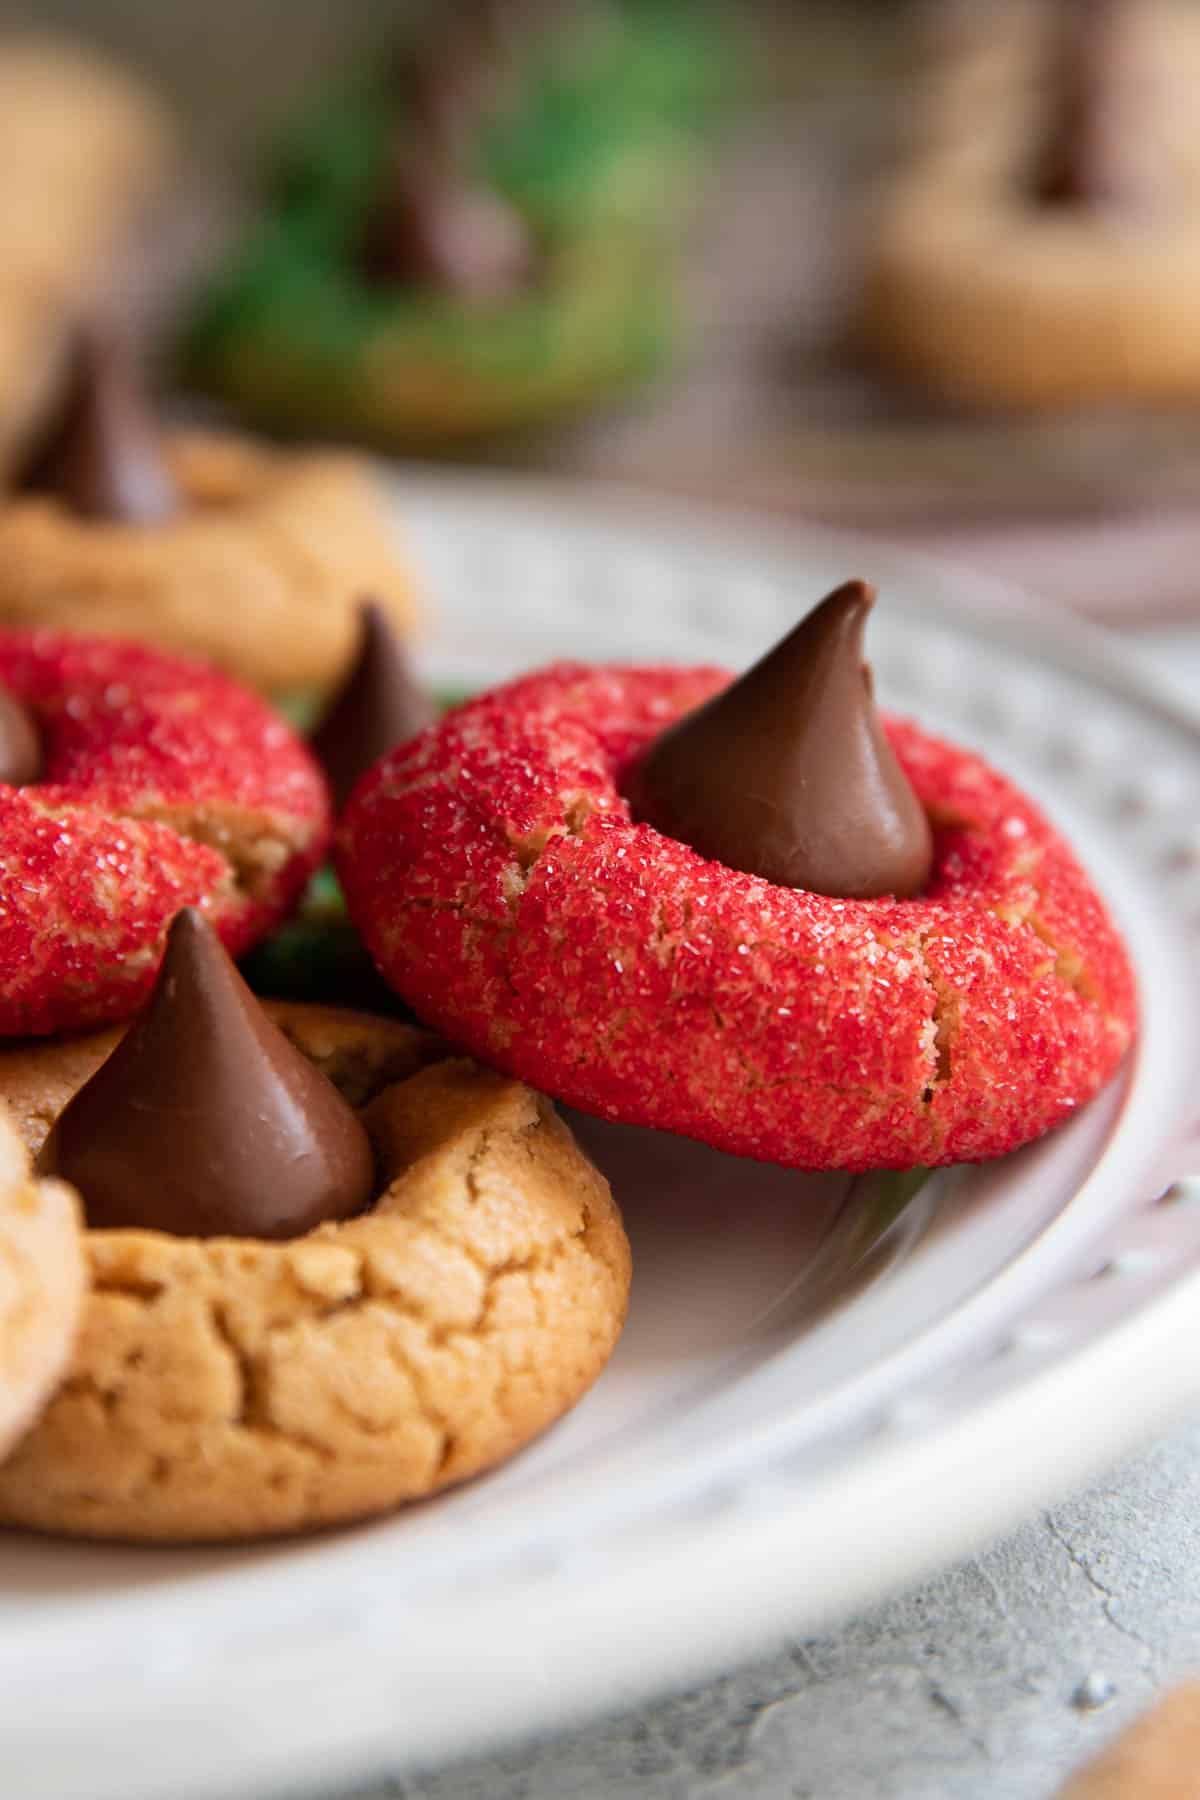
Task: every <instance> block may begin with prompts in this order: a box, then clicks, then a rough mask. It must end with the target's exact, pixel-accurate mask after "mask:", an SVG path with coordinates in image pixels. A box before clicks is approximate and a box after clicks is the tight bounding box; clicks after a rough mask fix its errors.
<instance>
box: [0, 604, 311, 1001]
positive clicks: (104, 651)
mask: <svg viewBox="0 0 1200 1800" xmlns="http://www.w3.org/2000/svg"><path fill="white" fill-rule="evenodd" d="M0 696H3V697H5V699H6V702H7V704H8V706H9V707H11V706H12V704H13V703H14V702H15V703H16V704H17V706H18V707H19V708H20V709H21V710H22V711H23V712H24V714H25V715H26V716H27V718H28V719H31V720H32V722H33V724H34V727H35V736H36V740H37V746H36V747H37V750H38V755H39V763H38V766H36V767H33V768H26V769H24V770H21V769H18V768H10V769H9V770H8V772H7V776H6V778H5V779H0V843H2V845H3V853H2V866H3V871H4V883H3V890H2V893H0V1037H14V1036H25V1035H28V1034H38V1035H41V1034H44V1033H48V1032H58V1031H76V1030H82V1029H86V1028H88V1027H91V1026H95V1025H98V1024H102V1023H104V1022H106V1021H108V1020H112V1019H117V1018H122V1017H125V1016H126V1015H127V1014H129V1013H131V1012H132V1011H133V1010H134V1009H135V1008H136V1007H137V1006H138V1005H139V1004H140V1002H141V1001H142V1000H143V999H144V997H145V995H146V993H147V992H148V990H149V988H150V985H151V983H152V981H153V977H154V971H155V969H156V967H157V965H158V961H159V957H160V953H161V950H162V944H163V938H164V933H165V931H166V928H167V925H168V924H169V922H170V920H171V918H172V917H173V916H174V914H175V913H176V912H178V911H179V909H180V908H181V907H183V906H187V905H190V904H195V905H199V906H201V907H202V908H203V909H204V911H205V912H206V913H207V915H208V917H209V918H210V919H211V921H212V923H213V924H214V925H215V926H216V928H217V930H218V931H219V933H220V935H221V938H222V940H223V941H224V943H225V944H226V946H227V948H229V949H230V950H231V951H232V952H233V953H234V954H240V953H241V952H242V951H244V950H247V949H248V948H249V947H250V946H251V944H253V943H255V942H257V941H258V939H260V938H261V937H264V936H265V935H266V934H267V933H268V932H269V931H270V930H271V928H272V927H273V926H274V925H276V924H277V923H278V922H279V921H280V920H281V919H283V918H285V917H286V916H287V914H288V913H289V911H290V910H291V908H292V906H293V904H294V902H295V900H296V899H297V897H298V896H299V894H300V893H302V892H303V890H304V887H305V884H306V883H307V881H308V879H309V877H310V875H311V874H312V872H313V870H314V869H315V868H316V867H317V865H318V864H319V863H320V861H321V859H322V857H323V854H324V851H325V846H326V844H327V842H328V836H329V798H328V794H327V792H326V790H325V786H324V783H323V781H322V779H321V777H320V774H319V773H318V771H317V768H316V766H315V764H314V763H313V761H312V759H311V757H310V756H309V754H308V752H307V751H306V750H305V748H304V746H303V745H302V744H301V743H300V742H299V740H298V739H297V738H296V737H294V736H293V734H292V732H291V731H290V730H289V729H288V727H287V726H286V725H285V724H284V723H283V721H282V720H281V719H280V718H279V717H278V715H277V714H275V713H274V712H272V710H271V709H270V708H269V707H268V706H267V705H266V703H265V702H264V701H261V700H259V699H257V698H256V697H255V696H254V695H253V694H250V693H247V692H246V691H245V690H244V689H242V688H239V687H237V686H236V685H235V684H234V683H233V682H231V681H229V680H228V679H227V678H226V677H225V676H223V675H220V674H218V673H216V672H215V671H213V670H210V669H207V668H204V667H202V666H201V665H199V664H194V663H190V662H186V661H184V660H182V659H180V658H176V657H171V656H167V655H164V654H163V653H161V652H159V651H155V650H148V649H145V648H144V647H142V646H140V645H136V644H127V643H118V642H109V641H108V640H104V639H92V638H70V637H63V636H60V635H58V634H56V633H53V632H48V631H37V632H15V631H9V632H0ZM6 737H7V738H11V733H6V731H5V728H4V720H3V717H2V716H0V762H2V760H3V754H2V753H3V747H4V742H5V740H6ZM0 773H2V771H0Z"/></svg>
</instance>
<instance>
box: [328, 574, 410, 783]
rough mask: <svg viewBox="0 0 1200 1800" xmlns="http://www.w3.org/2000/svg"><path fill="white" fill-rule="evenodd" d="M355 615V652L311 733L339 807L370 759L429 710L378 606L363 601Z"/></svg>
mask: <svg viewBox="0 0 1200 1800" xmlns="http://www.w3.org/2000/svg"><path fill="white" fill-rule="evenodd" d="M359 617H360V619H361V621H362V638H361V642H360V644H359V649H358V655H357V656H356V657H355V659H354V662H353V664H352V666H351V668H350V672H349V674H348V675H347V676H346V678H345V680H344V681H343V683H342V686H341V687H340V688H339V689H338V691H337V693H336V695H335V696H334V699H333V701H332V703H331V704H330V706H329V709H328V711H327V712H326V713H325V716H324V717H323V719H322V720H321V723H320V724H319V725H318V726H317V729H316V731H315V732H314V733H313V736H312V739H311V745H312V752H313V755H314V756H315V757H316V759H317V761H318V762H319V763H320V764H321V767H322V768H323V769H324V771H325V774H326V776H327V777H328V779H329V785H330V787H331V788H332V789H333V797H334V800H335V801H336V803H337V805H338V806H339V807H341V806H344V805H345V803H346V801H347V800H348V799H349V798H350V790H351V788H352V787H353V786H354V784H355V782H356V781H357V780H358V778H359V776H360V775H365V774H366V772H367V770H368V769H369V768H370V767H371V765H372V763H377V762H378V761H379V758H380V757H381V756H383V755H384V754H385V752H387V751H388V750H393V749H395V747H396V745H397V744H402V743H404V741H405V740H406V739H407V738H410V737H415V736H416V735H417V732H418V731H423V730H424V729H425V727H426V725H428V724H429V723H430V722H431V720H432V719H433V718H434V716H435V708H434V704H433V701H432V700H431V698H430V697H429V695H428V694H427V693H426V692H425V690H424V688H422V687H420V686H419V685H418V683H417V682H416V681H415V680H414V679H413V675H412V671H411V669H410V668H409V663H408V657H407V656H406V654H405V652H404V649H403V646H402V645H401V643H400V640H399V639H398V638H397V636H396V634H395V632H394V631H393V630H392V628H391V626H390V625H389V623H388V620H387V615H386V613H385V612H384V611H383V608H382V607H380V606H377V605H376V604H375V602H374V601H367V602H366V603H365V604H364V605H363V606H361V607H360V608H359Z"/></svg>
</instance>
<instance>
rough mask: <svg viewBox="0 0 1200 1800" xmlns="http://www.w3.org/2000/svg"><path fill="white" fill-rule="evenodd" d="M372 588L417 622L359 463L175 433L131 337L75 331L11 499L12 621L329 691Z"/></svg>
mask: <svg viewBox="0 0 1200 1800" xmlns="http://www.w3.org/2000/svg"><path fill="white" fill-rule="evenodd" d="M368 595H369V596H370V597H371V598H372V599H373V600H374V602H375V604H376V605H377V606H379V607H380V608H381V609H382V610H383V611H385V612H386V614H387V615H388V617H389V618H390V620H391V622H392V623H393V625H395V626H396V627H397V628H398V629H399V630H400V631H402V632H403V631H407V630H408V629H409V628H410V627H411V625H412V622H413V615H414V611H415V608H414V604H413V597H412V584H411V581H410V578H409V575H408V573H407V570H406V569H405V567H404V565H403V562H402V561H401V557H400V552H399V546H398V543H397V541H396V538H395V537H394V535H393V532H392V528H391V524H390V521H389V520H388V518H387V516H386V513H385V511H384V503H383V497H382V494H381V493H380V492H379V490H378V489H377V487H376V484H375V482H374V480H373V479H372V477H371V474H370V472H369V471H368V469H367V468H366V467H365V465H364V464H363V463H362V462H361V461H360V460H359V459H357V458H355V457H351V456H347V455H342V454H339V453H336V452H306V451H298V450H277V449H272V448H268V447H267V446H265V445H259V444H255V443H253V442H250V441H249V440H246V439H243V438H238V437H233V436H229V435H221V434H214V433H201V432H191V431H189V432H172V433H169V434H168V433H164V432H162V431H161V430H160V429H159V427H158V425H157V422H156V420H155V418H154V415H153V412H152V409H151V408H150V406H149V403H148V402H147V400H146V398H145V396H144V395H143V394H142V392H141V389H140V385H139V383H138V381H137V377H136V371H135V370H134V368H133V367H132V364H131V360H130V357H129V353H128V351H127V350H126V349H125V347H124V346H123V345H122V343H121V341H120V339H119V338H118V337H117V336H116V335H115V334H114V333H113V332H112V331H111V330H110V329H108V328H107V327H105V326H103V325H99V324H97V323H93V324H91V325H89V326H88V327H87V328H85V329H81V330H80V331H79V332H78V333H77V336H76V340H75V351H74V357H73V364H72V371H71V377H70V380H69V382H68V383H67V386H66V389H65V391H64V393H63V395H62V397H61V401H60V405H59V409H58V416H57V417H56V418H55V420H54V421H53V424H52V426H51V428H49V429H48V431H47V434H46V441H45V442H44V443H43V444H42V446H41V447H40V450H39V453H38V454H37V455H36V456H35V457H34V458H33V459H32V461H31V464H30V466H29V468H28V469H27V470H26V471H25V478H24V484H23V491H21V492H19V493H17V494H14V495H13V496H12V497H11V498H10V499H8V501H7V502H5V503H2V504H0V624H7V625H17V626H26V625H28V626H33V625H39V626H43V625H48V626H51V627H53V628H55V629H58V630H64V631H79V632H89V633H91V632H103V633H106V634H111V635H113V636H122V637H129V638H134V639H137V640H139V641H142V642H145V643H149V644H154V645H157V646H159V647H161V648H163V649H167V650H179V651H183V652H184V653H186V654H189V655H195V656H200V657H203V658H205V659H206V660H207V661H209V662H211V663H214V664H215V665H216V666H217V667H219V668H222V669H224V670H225V671H226V672H227V673H229V674H232V675H234V676H236V677H238V678H239V679H241V680H243V681H246V682H247V683H249V684H250V685H251V686H253V687H255V688H258V689H260V690H264V691H267V692H272V693H278V692H280V691H281V690H290V689H308V690H317V691H321V690H324V689H327V688H329V687H330V686H331V685H333V684H334V683H335V682H336V681H337V680H338V678H339V677H340V676H341V675H343V674H344V673H345V671H346V669H347V667H348V665H349V663H350V662H351V661H352V659H353V656H354V653H355V649H356V646H357V643H358V634H359V626H358V616H357V609H358V606H359V603H360V602H361V600H362V599H363V598H364V596H368ZM231 597H236V598H235V599H231Z"/></svg>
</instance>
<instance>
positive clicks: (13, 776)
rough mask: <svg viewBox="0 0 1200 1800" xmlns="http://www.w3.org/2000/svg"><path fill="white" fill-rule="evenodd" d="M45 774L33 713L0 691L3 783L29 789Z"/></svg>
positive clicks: (40, 743) (0, 756)
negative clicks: (42, 773)
mask: <svg viewBox="0 0 1200 1800" xmlns="http://www.w3.org/2000/svg"><path fill="white" fill-rule="evenodd" d="M41 772H42V742H41V738H40V737H39V735H38V729H37V726H36V725H35V723H34V720H33V714H32V713H31V712H30V711H29V709H28V708H27V707H24V706H22V705H21V704H20V702H19V701H18V700H14V699H13V697H12V695H11V694H8V693H5V691H4V689H3V688H0V783H3V784H4V785H5V786H6V787H27V786H28V785H29V783H30V782H31V781H36V780H37V778H38V776H39V775H40V774H41Z"/></svg>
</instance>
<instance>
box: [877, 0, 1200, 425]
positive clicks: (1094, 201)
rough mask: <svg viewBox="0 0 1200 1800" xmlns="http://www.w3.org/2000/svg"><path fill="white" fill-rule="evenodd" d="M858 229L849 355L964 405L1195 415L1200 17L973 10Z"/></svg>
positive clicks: (1152, 9)
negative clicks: (1133, 408) (1194, 82)
mask: <svg viewBox="0 0 1200 1800" xmlns="http://www.w3.org/2000/svg"><path fill="white" fill-rule="evenodd" d="M977 14H978V16H977V18H976V20H975V22H974V29H972V30H967V29H964V31H963V32H962V33H961V34H960V35H959V36H958V37H957V38H956V39H955V40H954V42H953V43H952V44H951V45H950V46H949V48H948V52H947V54H945V55H944V56H943V57H941V58H939V59H937V60H936V61H935V63H934V66H933V70H932V73H931V74H930V75H929V76H928V78H927V81H926V83H925V90H926V91H925V92H924V93H923V95H922V97H921V98H920V99H919V100H918V102H917V103H916V110H917V113H918V115H919V124H918V128H917V130H916V131H915V132H914V134H913V142H912V143H911V145H910V148H909V153H908V156H907V159H906V160H905V161H904V162H903V163H902V166H901V167H900V169H899V171H898V172H889V174H888V175H887V176H886V177H885V178H884V180H883V181H882V182H881V183H880V184H879V186H878V188H877V190H876V192H875V193H874V194H873V196H872V198H871V201H870V203H869V206H868V208H867V212H866V216H865V218H864V220H863V224H862V261H863V270H864V275H863V281H864V291H863V299H862V306H861V314H860V318H859V321H858V328H857V329H858V336H859V339H860V342H861V344H862V345H863V347H864V348H865V349H866V351H867V352H868V353H869V354H870V355H871V356H872V357H873V358H874V359H875V360H876V361H878V363H879V364H880V365H881V366H883V367H885V368H887V369H888V370H890V371H892V372H893V373H895V374H897V375H899V376H901V377H902V378H903V379H904V380H906V381H907V382H910V383H913V384H916V385H918V386H920V387H922V388H924V389H925V390H927V391H928V392H930V393H932V394H934V395H935V396H938V397H940V398H942V399H943V400H946V401H949V402H951V403H953V404H956V405H965V406H968V407H972V408H976V409H980V410H985V411H986V410H993V411H1000V412H1005V411H1026V412H1028V411H1034V412H1036V411H1039V410H1054V409H1060V408H1064V407H1073V406H1080V405H1081V406H1089V405H1098V404H1105V403H1131V404H1148V405H1159V404H1167V405H1169V404H1172V403H1179V402H1190V401H1194V400H1195V399H1196V398H1197V396H1200V350H1198V349H1197V346H1196V342H1195V333H1194V331H1193V329H1192V321H1191V308H1190V303H1189V296H1190V294H1191V291H1192V289H1193V286H1194V284H1195V280H1196V277H1197V273H1198V271H1200V220H1198V219H1197V217H1196V213H1195V202H1194V194H1195V189H1196V183H1197V177H1198V176H1200V135H1198V134H1197V132H1196V129H1195V124H1194V120H1193V117H1192V108H1191V82H1190V80H1189V77H1190V76H1191V75H1193V74H1194V73H1195V72H1197V71H1200V18H1198V17H1197V16H1196V14H1195V12H1194V10H1193V9H1192V8H1191V7H1187V6H1180V5H1178V4H1176V3H1175V0H1146V3H1145V4H1142V5H1135V6H1126V7H1124V8H1118V7H1115V6H1111V7H1104V8H1100V9H1091V8H1088V7H1066V6H1064V7H1063V8H1061V9H1056V8H1053V7H1049V6H1042V7H1037V6H1032V5H1030V4H1027V3H1026V4H1020V5H1014V6H1012V7H1006V8H1002V9H996V10H995V12H994V14H989V15H982V14H979V9H977Z"/></svg>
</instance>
